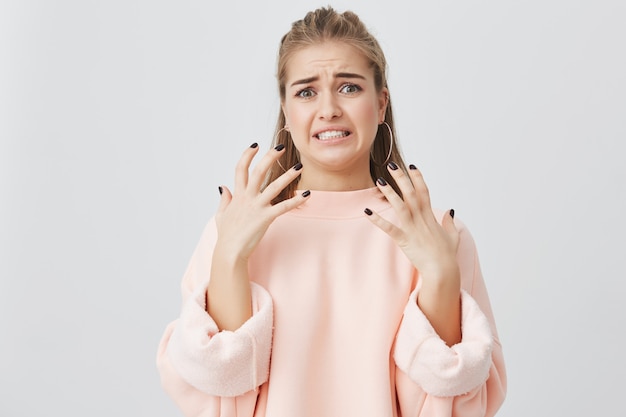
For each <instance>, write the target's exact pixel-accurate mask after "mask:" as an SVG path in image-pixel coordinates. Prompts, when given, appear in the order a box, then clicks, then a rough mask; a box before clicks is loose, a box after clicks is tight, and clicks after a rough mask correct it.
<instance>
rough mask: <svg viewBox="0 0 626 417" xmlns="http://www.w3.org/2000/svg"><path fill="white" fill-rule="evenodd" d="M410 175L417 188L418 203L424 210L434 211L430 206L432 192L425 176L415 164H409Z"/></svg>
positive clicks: (414, 187)
mask: <svg viewBox="0 0 626 417" xmlns="http://www.w3.org/2000/svg"><path fill="white" fill-rule="evenodd" d="M409 177H410V179H411V182H412V183H413V189H414V190H415V193H416V197H417V200H418V204H419V205H420V208H421V209H422V210H426V209H427V210H428V211H432V208H431V206H430V192H429V191H428V187H427V186H426V182H425V181H424V177H423V176H422V173H421V172H420V170H419V169H417V167H416V166H415V165H413V164H411V165H409Z"/></svg>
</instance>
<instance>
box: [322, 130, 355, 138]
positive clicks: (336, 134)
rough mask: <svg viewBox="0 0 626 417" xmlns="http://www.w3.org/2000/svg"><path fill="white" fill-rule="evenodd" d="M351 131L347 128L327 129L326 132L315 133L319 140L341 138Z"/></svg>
mask: <svg viewBox="0 0 626 417" xmlns="http://www.w3.org/2000/svg"><path fill="white" fill-rule="evenodd" d="M349 134H350V132H348V131H347V130H327V131H325V132H321V133H318V134H317V135H315V137H316V138H318V139H319V140H331V139H340V138H344V137H346V136H348V135H349Z"/></svg>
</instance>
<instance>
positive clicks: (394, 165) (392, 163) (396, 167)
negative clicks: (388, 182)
mask: <svg viewBox="0 0 626 417" xmlns="http://www.w3.org/2000/svg"><path fill="white" fill-rule="evenodd" d="M387 165H388V166H389V168H391V169H392V170H393V171H395V170H396V169H398V165H396V163H395V162H393V161H391V162H389V163H388V164H387Z"/></svg>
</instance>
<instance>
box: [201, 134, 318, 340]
mask: <svg viewBox="0 0 626 417" xmlns="http://www.w3.org/2000/svg"><path fill="white" fill-rule="evenodd" d="M283 152H284V147H283V146H282V145H278V146H277V147H276V148H274V149H271V150H270V151H269V152H268V153H267V154H266V155H265V156H264V157H263V158H262V159H261V161H259V163H258V164H257V165H256V166H255V167H254V168H253V169H252V171H250V164H251V162H252V159H253V158H254V156H255V155H256V154H257V153H258V146H257V144H256V143H253V144H252V145H251V146H250V147H249V148H248V149H246V150H245V152H244V153H243V155H242V157H241V159H240V160H239V162H238V164H237V167H236V169H235V188H234V191H233V192H232V193H231V191H230V190H229V189H228V188H226V187H220V193H221V194H222V199H221V201H220V205H219V208H218V210H217V213H216V215H215V223H216V227H217V241H216V244H215V248H214V250H213V257H212V263H211V279H210V281H209V287H208V291H207V306H206V308H207V312H208V313H209V314H210V315H211V317H212V318H213V320H215V322H216V323H217V325H218V327H219V328H220V329H221V330H236V329H237V328H239V326H241V325H242V324H243V323H244V322H245V321H246V320H248V318H250V316H251V315H252V306H251V304H252V302H251V290H250V282H249V277H248V258H249V256H250V254H251V253H252V251H253V250H254V248H255V247H256V246H257V244H258V243H259V241H260V240H261V238H262V237H263V235H264V234H265V232H266V231H267V229H268V227H269V226H270V224H272V222H273V221H274V220H275V219H276V218H277V217H278V216H280V215H281V214H283V213H286V212H287V211H289V210H291V209H293V208H295V207H297V206H299V205H300V204H302V203H303V202H304V201H305V200H306V198H307V197H308V196H309V194H310V193H309V192H308V191H305V192H303V193H301V194H298V195H296V196H294V197H291V198H289V199H286V200H284V201H282V202H280V203H277V204H274V205H272V200H273V199H274V198H275V197H276V196H277V195H278V194H279V193H280V192H281V191H282V190H283V189H284V188H285V187H286V186H287V185H288V184H289V183H291V182H292V181H293V180H295V179H296V178H297V177H298V176H299V175H300V173H301V170H302V164H300V163H298V164H296V165H295V166H294V167H291V168H290V169H288V170H287V171H286V172H285V173H284V174H283V175H281V176H280V177H278V178H277V179H276V180H275V181H274V182H272V183H271V184H269V185H268V186H267V187H265V189H264V190H263V191H261V186H262V184H263V181H264V180H265V177H266V175H267V172H268V170H269V169H270V167H271V166H272V164H273V163H275V162H276V160H277V159H278V158H279V157H280V156H281V155H282V153H283Z"/></svg>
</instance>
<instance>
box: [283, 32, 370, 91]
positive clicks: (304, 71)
mask: <svg viewBox="0 0 626 417" xmlns="http://www.w3.org/2000/svg"><path fill="white" fill-rule="evenodd" d="M336 72H352V73H358V74H360V75H363V76H364V77H367V78H372V77H373V70H372V68H371V67H370V65H369V62H368V60H367V58H366V57H365V55H364V54H363V53H362V52H361V51H360V50H358V49H357V48H355V47H354V46H352V45H350V44H347V43H345V42H324V43H320V44H316V45H311V46H307V47H304V48H302V49H300V50H298V51H296V52H294V54H293V55H292V56H291V57H290V58H289V61H288V62H287V66H286V81H287V85H289V83H290V81H292V80H295V79H301V78H307V77H310V76H315V75H320V73H329V74H332V73H336Z"/></svg>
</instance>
